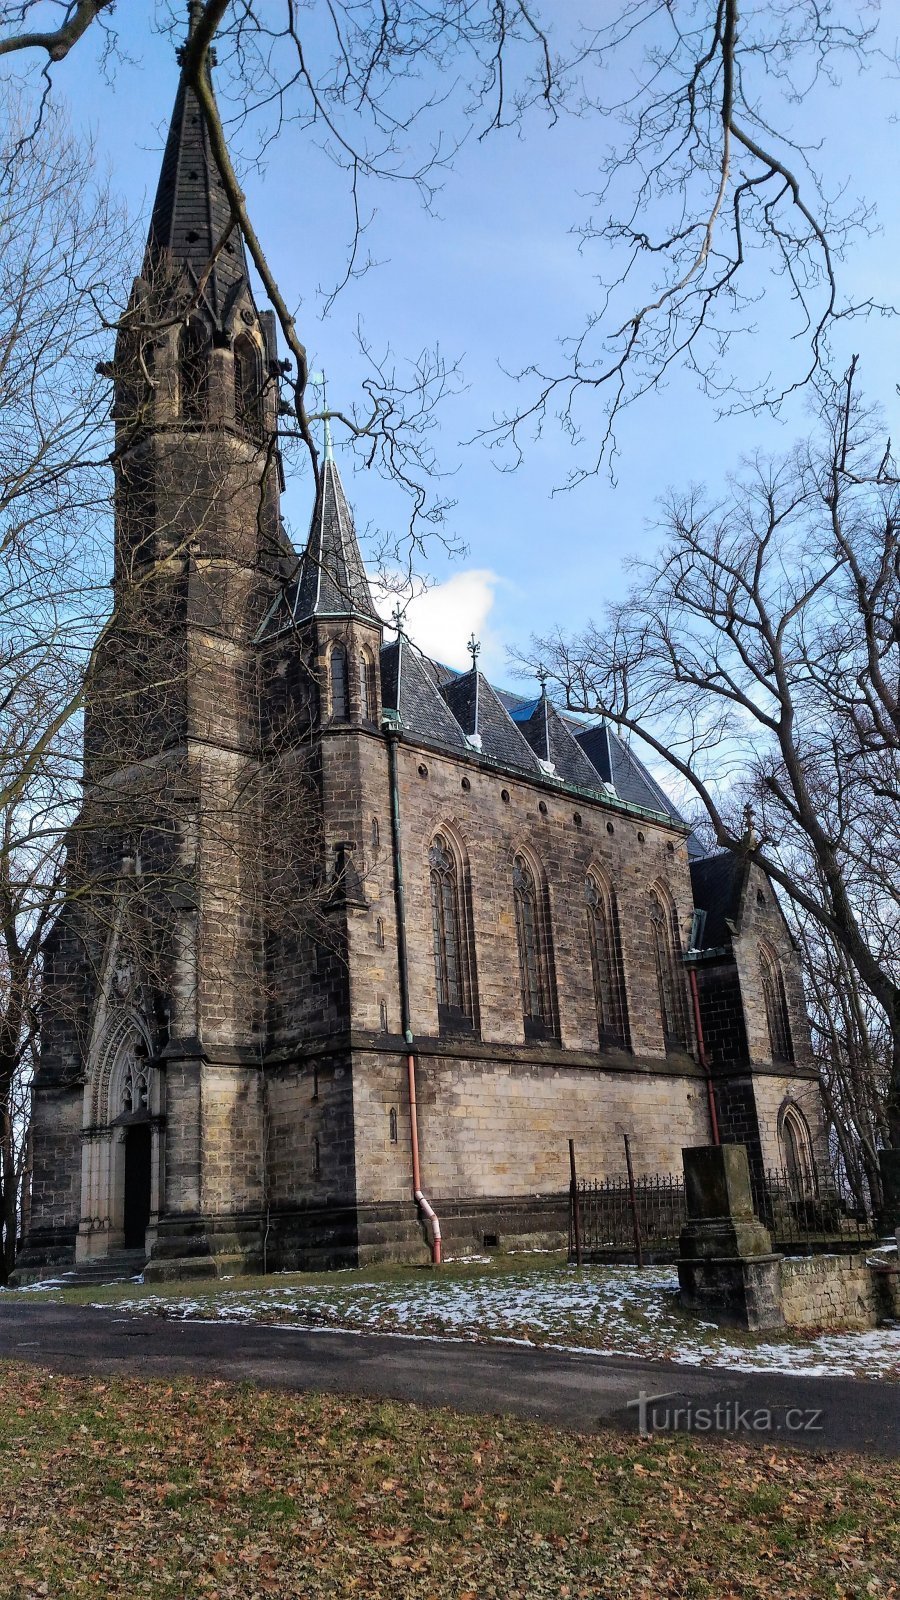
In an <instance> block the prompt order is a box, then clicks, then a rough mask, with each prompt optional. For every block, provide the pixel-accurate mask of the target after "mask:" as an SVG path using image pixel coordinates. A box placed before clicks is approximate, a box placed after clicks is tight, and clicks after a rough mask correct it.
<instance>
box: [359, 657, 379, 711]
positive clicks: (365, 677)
mask: <svg viewBox="0 0 900 1600" xmlns="http://www.w3.org/2000/svg"><path fill="white" fill-rule="evenodd" d="M359 714H360V716H361V717H362V719H363V721H364V722H373V721H374V720H375V663H374V661H373V660H372V656H371V654H370V653H369V651H368V650H366V649H365V647H364V648H363V649H362V650H361V651H360V652H359Z"/></svg>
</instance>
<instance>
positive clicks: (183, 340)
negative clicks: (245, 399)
mask: <svg viewBox="0 0 900 1600" xmlns="http://www.w3.org/2000/svg"><path fill="white" fill-rule="evenodd" d="M208 391H209V338H208V336H207V332H206V329H205V328H204V326H203V324H202V322H189V323H188V325H187V327H186V328H182V330H181V333H180V334H179V336H178V393H179V403H180V407H181V415H182V417H183V418H184V420H185V422H202V421H204V420H205V418H206V407H207V397H208Z"/></svg>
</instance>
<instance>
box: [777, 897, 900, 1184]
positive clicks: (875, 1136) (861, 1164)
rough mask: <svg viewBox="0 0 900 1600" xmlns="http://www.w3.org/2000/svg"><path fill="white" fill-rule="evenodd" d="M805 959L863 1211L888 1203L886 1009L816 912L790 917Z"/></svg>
mask: <svg viewBox="0 0 900 1600" xmlns="http://www.w3.org/2000/svg"><path fill="white" fill-rule="evenodd" d="M791 921H792V924H793V927H794V933H795V936H796V938H797V940H798V943H799V947H800V952H801V956H802V960H803V970H804V980H805V987H806V996H807V1003H808V1008H809V1018H810V1026H811V1037H812V1048H813V1055H814V1057H815V1060H816V1065H817V1066H818V1069H819V1074H820V1080H821V1083H822V1087H823V1090H824V1094H825V1105H826V1111H827V1114H828V1118H829V1121H830V1123H831V1127H832V1130H833V1136H834V1141H835V1143H836V1145H837V1151H836V1153H837V1155H838V1157H839V1163H840V1166H841V1167H842V1168H843V1173H844V1176H845V1179H846V1182H847V1185H848V1187H849V1190H850V1192H851V1193H852V1195H853V1198H854V1200H855V1202H856V1204H857V1206H858V1207H859V1209H860V1211H870V1210H874V1212H875V1213H876V1214H878V1213H880V1211H881V1208H882V1204H883V1198H884V1197H883V1192H882V1184H881V1171H880V1168H879V1163H878V1152H879V1150H880V1149H881V1148H882V1147H883V1145H884V1143H885V1141H886V1138H887V1135H888V1128H887V1123H886V1118H885V1104H886V1100H887V1091H888V1083H889V1080H890V1065H891V1039H890V1032H889V1030H888V1028H887V1026H886V1024H885V1018H884V1013H883V1012H882V1011H881V1009H880V1008H879V1007H878V1006H877V1005H875V1004H874V1002H873V1000H872V997H871V995H870V994H869V993H868V991H867V990H866V989H865V988H864V987H863V985H862V984H861V983H860V981H859V976H858V974H857V972H856V970H855V968H854V967H853V966H852V965H851V964H850V962H849V960H848V958H847V955H846V953H845V952H844V950H843V949H842V948H841V946H840V945H839V944H838V943H837V941H836V940H835V939H834V938H833V937H832V936H831V935H830V934H829V933H828V932H827V931H826V930H825V929H824V928H823V927H822V925H821V923H820V922H817V921H815V920H814V919H813V918H812V917H809V916H807V915H804V914H802V913H801V914H800V916H799V917H796V916H793V915H792V917H791Z"/></svg>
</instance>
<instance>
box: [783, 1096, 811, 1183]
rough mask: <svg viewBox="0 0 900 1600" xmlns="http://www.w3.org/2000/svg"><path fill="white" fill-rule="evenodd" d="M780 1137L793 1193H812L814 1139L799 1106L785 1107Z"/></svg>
mask: <svg viewBox="0 0 900 1600" xmlns="http://www.w3.org/2000/svg"><path fill="white" fill-rule="evenodd" d="M779 1139H780V1143H781V1154H782V1159H783V1161H784V1166H785V1170H786V1172H787V1179H788V1185H789V1187H790V1190H791V1193H792V1194H793V1195H794V1196H795V1198H800V1197H801V1196H803V1195H809V1194H812V1193H813V1192H814V1190H815V1187H816V1169H815V1162H814V1160H813V1148H812V1139H811V1137H810V1132H809V1124H808V1123H807V1120H806V1118H805V1117H804V1115H803V1112H802V1111H801V1110H800V1109H799V1107H798V1106H794V1105H787V1106H785V1107H784V1109H783V1111H782V1113H781V1128H780V1130H779Z"/></svg>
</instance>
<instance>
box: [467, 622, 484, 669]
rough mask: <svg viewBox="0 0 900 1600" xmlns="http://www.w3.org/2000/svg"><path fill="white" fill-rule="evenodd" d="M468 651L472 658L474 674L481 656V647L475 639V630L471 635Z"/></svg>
mask: <svg viewBox="0 0 900 1600" xmlns="http://www.w3.org/2000/svg"><path fill="white" fill-rule="evenodd" d="M466 649H467V650H468V652H469V655H470V656H471V657H472V671H473V672H474V671H475V668H476V667H477V665H478V657H479V656H480V655H481V645H480V644H479V642H478V640H477V639H476V637H475V629H474V628H473V629H472V632H471V633H470V635H469V642H468V644H467V645H466Z"/></svg>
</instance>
